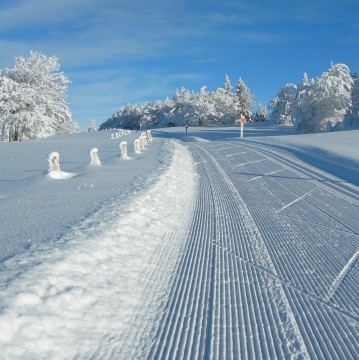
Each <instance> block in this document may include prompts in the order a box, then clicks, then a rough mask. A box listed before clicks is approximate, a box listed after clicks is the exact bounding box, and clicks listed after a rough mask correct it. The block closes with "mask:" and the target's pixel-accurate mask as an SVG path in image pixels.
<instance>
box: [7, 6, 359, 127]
mask: <svg viewBox="0 0 359 360" xmlns="http://www.w3.org/2000/svg"><path fill="white" fill-rule="evenodd" d="M358 14H359V2H358V0H341V1H338V0H335V1H332V0H311V1H308V0H301V1H298V0H273V1H264V0H217V1H214V0H127V1H124V0H61V1H60V0H57V1H55V0H54V1H49V0H5V1H4V0H2V1H1V5H0V46H1V52H0V68H5V67H12V66H13V65H14V62H15V57H17V56H25V57H27V56H29V54H30V50H32V51H38V52H41V53H44V54H46V55H49V56H52V55H55V56H57V57H58V58H59V63H60V65H61V70H62V71H63V72H64V73H65V74H66V76H67V77H68V78H69V80H70V81H71V84H70V85H69V92H68V105H69V107H70V110H71V112H72V114H73V119H74V120H75V121H77V122H78V123H79V124H80V126H81V127H82V128H86V127H87V125H88V123H89V121H90V120H92V119H94V120H96V123H97V125H100V124H101V123H103V122H104V121H106V120H107V118H108V117H110V116H111V115H112V114H113V113H114V112H115V111H116V110H117V109H118V108H120V107H121V105H123V104H124V103H126V102H130V103H137V104H142V103H144V102H146V101H154V100H157V99H164V98H166V97H167V96H168V97H172V96H173V95H174V93H175V91H176V89H179V88H181V87H182V86H184V87H185V88H187V89H190V90H194V91H198V90H199V89H200V88H201V87H202V86H207V89H208V90H214V89H216V88H218V87H220V86H223V83H224V78H225V75H226V74H228V76H229V77H230V79H231V81H232V85H235V83H236V82H237V80H238V78H239V77H241V78H242V79H243V80H244V82H245V83H246V84H247V86H248V87H249V88H250V90H251V92H252V94H253V95H254V98H255V101H256V102H259V101H260V102H262V104H264V105H267V104H268V102H269V100H270V99H271V98H273V97H274V96H275V95H276V94H277V92H278V90H279V88H280V87H281V86H282V85H284V84H285V83H287V82H293V83H295V84H296V83H298V82H299V81H300V80H301V77H302V74H303V73H304V72H307V73H308V76H309V77H315V76H320V75H321V74H322V73H323V72H324V71H326V70H327V69H328V68H329V66H330V63H331V61H333V62H334V63H345V64H347V65H348V66H349V68H350V69H351V70H352V71H357V72H359V66H358V55H359V23H358Z"/></svg>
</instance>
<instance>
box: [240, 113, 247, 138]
mask: <svg viewBox="0 0 359 360" xmlns="http://www.w3.org/2000/svg"><path fill="white" fill-rule="evenodd" d="M240 122H241V138H242V137H243V128H244V124H245V123H246V118H245V117H244V116H243V115H242V116H241V119H240Z"/></svg>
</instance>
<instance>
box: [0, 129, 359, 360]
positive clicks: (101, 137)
mask: <svg viewBox="0 0 359 360" xmlns="http://www.w3.org/2000/svg"><path fill="white" fill-rule="evenodd" d="M291 132H292V129H291V128H286V127H284V128H278V127H249V126H248V127H246V128H245V137H244V138H243V139H240V138H239V129H238V128H215V127H213V128H190V129H189V132H188V135H187V136H186V135H185V130H184V129H160V130H156V131H154V132H153V134H154V141H151V142H148V143H147V144H146V146H145V149H144V150H143V151H142V152H141V153H140V154H137V153H135V152H134V150H133V146H132V143H133V140H134V139H135V138H137V137H138V136H139V133H136V132H133V133H132V134H130V135H126V136H125V137H122V138H120V139H112V138H111V131H101V132H97V133H86V134H77V135H73V136H64V137H54V138H49V139H45V140H42V141H25V142H23V143H0V205H1V214H0V256H1V263H0V348H1V351H2V352H1V355H0V357H1V356H2V357H3V358H4V359H14V358H15V359H27V358H29V359H31V358H54V359H68V358H74V357H79V358H99V359H100V358H101V359H104V358H108V359H112V358H153V359H157V358H213V359H216V358H239V357H243V358H246V357H250V358H263V359H264V358H289V357H291V356H293V357H324V358H325V357H327V356H330V355H335V356H336V357H338V358H355V357H356V355H358V354H359V348H358V340H359V332H358V328H359V319H358V315H357V314H358V312H357V311H358V308H359V302H358V299H357V297H356V296H355V294H356V293H357V292H358V276H359V274H358V266H359V264H358V263H359V261H358V257H359V255H358V253H359V245H358V244H359V227H358V225H357V218H358V215H359V210H358V209H359V189H358V186H357V185H358V179H359V173H358V160H359V141H358V137H359V132H358V131H348V132H340V133H331V134H317V135H300V136H297V135H296V136H294V135H291ZM122 140H126V141H127V142H128V144H129V145H128V149H129V152H128V155H129V159H128V160H125V159H122V158H121V156H120V149H119V142H120V141H122ZM93 147H96V148H98V150H99V156H100V159H101V162H102V165H101V166H95V165H89V162H90V159H89V156H88V151H89V149H91V148H93ZM53 151H57V152H59V155H60V165H61V170H62V171H63V172H64V173H65V174H64V175H65V176H57V178H59V177H62V178H63V179H62V180H58V179H55V178H54V177H50V176H49V174H48V172H47V169H48V166H49V165H48V162H47V155H48V154H49V153H50V152H53ZM343 169H345V171H344V170H343ZM69 174H70V175H69ZM58 175H59V174H58ZM66 175H69V176H66Z"/></svg>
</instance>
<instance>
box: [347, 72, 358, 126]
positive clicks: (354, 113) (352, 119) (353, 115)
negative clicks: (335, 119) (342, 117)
mask: <svg viewBox="0 0 359 360" xmlns="http://www.w3.org/2000/svg"><path fill="white" fill-rule="evenodd" d="M352 78H353V88H352V108H351V111H350V113H349V114H348V116H347V123H348V126H349V127H354V128H357V127H359V76H358V74H356V73H354V74H352Z"/></svg>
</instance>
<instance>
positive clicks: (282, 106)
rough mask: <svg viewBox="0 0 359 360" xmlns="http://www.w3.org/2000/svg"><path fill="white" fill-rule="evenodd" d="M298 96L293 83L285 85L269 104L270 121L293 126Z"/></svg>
mask: <svg viewBox="0 0 359 360" xmlns="http://www.w3.org/2000/svg"><path fill="white" fill-rule="evenodd" d="M296 96H297V86H296V85H294V84H292V83H287V84H285V85H283V86H282V87H281V88H280V89H279V91H278V94H277V96H276V97H275V98H273V99H272V100H271V101H270V102H269V108H270V109H271V114H270V120H271V122H273V123H274V124H277V125H293V123H294V118H293V108H294V106H295V101H296Z"/></svg>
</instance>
